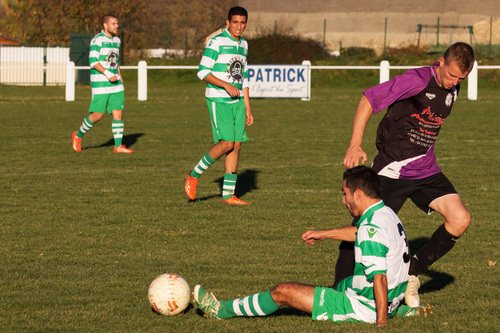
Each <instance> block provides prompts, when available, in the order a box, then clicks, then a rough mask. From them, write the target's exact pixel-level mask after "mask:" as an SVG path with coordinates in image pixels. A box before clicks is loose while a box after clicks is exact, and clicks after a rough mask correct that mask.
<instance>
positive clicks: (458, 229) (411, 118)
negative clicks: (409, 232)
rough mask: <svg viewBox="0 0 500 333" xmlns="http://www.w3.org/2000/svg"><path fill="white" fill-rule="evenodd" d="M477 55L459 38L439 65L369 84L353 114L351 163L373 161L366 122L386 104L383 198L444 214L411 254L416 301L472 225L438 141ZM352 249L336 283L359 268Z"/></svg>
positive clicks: (380, 145)
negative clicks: (444, 168) (424, 280)
mask: <svg viewBox="0 0 500 333" xmlns="http://www.w3.org/2000/svg"><path fill="white" fill-rule="evenodd" d="M474 59H475V56H474V51H473V49H472V48H471V47H470V46H469V45H468V44H466V43H455V44H453V45H451V46H450V47H449V48H448V49H447V50H446V52H445V53H444V55H443V56H442V57H441V58H440V59H439V61H438V62H435V63H434V64H433V65H432V66H430V67H423V68H418V69H411V70H409V71H407V72H406V73H405V74H403V75H400V76H396V77H394V78H393V79H392V80H390V81H387V82H384V83H381V84H379V85H377V86H375V87H372V88H370V89H368V90H366V91H364V92H363V97H362V98H361V101H360V103H359V105H358V108H357V110H356V114H355V116H354V124H353V130H352V137H351V142H350V145H349V148H348V149H347V152H346V154H345V157H344V165H345V166H346V167H347V168H352V167H354V166H356V165H358V164H359V160H360V159H361V163H365V162H366V160H367V156H366V153H365V152H364V151H363V149H362V148H361V143H362V140H363V134H364V131H365V128H366V124H367V123H368V120H369V119H370V116H371V114H372V113H377V112H380V111H382V110H384V109H385V108H387V113H386V114H385V116H384V118H383V119H382V121H381V122H380V124H379V127H378V130H377V139H376V146H377V156H375V158H374V160H373V166H372V167H373V169H374V170H375V171H376V172H377V173H378V175H379V177H380V180H381V192H382V195H381V198H382V199H383V201H384V203H385V205H387V206H389V207H390V208H392V209H393V210H394V211H395V212H396V213H397V212H398V211H399V210H400V209H401V207H402V206H403V204H404V202H405V201H406V199H407V198H410V199H411V200H412V201H413V202H414V203H415V204H416V205H417V207H419V208H420V209H422V210H423V211H425V212H426V213H428V214H430V213H431V212H433V211H437V212H438V213H439V214H441V215H442V216H443V217H444V218H445V222H444V224H443V225H441V226H440V227H439V228H438V229H437V230H436V231H435V232H434V234H433V235H432V237H431V239H430V241H429V243H428V244H427V245H426V246H424V248H422V249H421V250H420V251H419V252H418V253H417V254H415V255H414V256H413V257H412V258H411V263H410V271H409V280H408V288H407V291H406V296H405V300H406V303H407V304H408V305H409V306H411V307H416V306H418V305H419V303H420V299H419V295H418V288H419V287H420V281H419V279H418V276H419V275H420V273H422V272H423V271H424V270H425V269H426V268H427V267H429V266H430V265H431V264H432V263H434V262H435V261H436V260H438V259H439V258H441V257H442V256H444V255H445V254H446V253H447V252H448V251H450V250H451V248H452V247H453V246H454V245H455V243H456V241H457V240H458V238H459V237H460V236H461V235H462V234H463V233H464V232H465V230H467V228H468V227H469V223H470V213H469V211H468V210H467V208H465V205H464V204H463V203H462V201H461V199H460V197H459V195H458V194H457V191H456V190H455V188H454V187H453V185H452V184H451V182H450V181H449V180H448V179H447V178H446V177H445V175H444V174H443V173H442V172H441V170H440V169H439V167H438V166H437V164H436V155H435V154H434V143H435V141H436V138H437V135H438V134H439V130H440V128H441V125H442V124H443V123H444V121H445V119H446V117H448V116H449V115H450V113H451V108H452V107H453V103H454V102H455V101H456V99H457V96H458V92H459V90H460V85H459V83H460V82H461V81H462V80H464V79H465V78H466V77H467V76H468V75H469V73H470V71H471V70H472V67H473V65H474ZM352 249H353V246H352V245H351V244H349V243H345V242H344V243H342V244H341V245H340V255H339V259H338V261H337V265H336V269H335V283H334V287H336V286H337V284H338V283H339V282H340V281H341V280H342V279H343V278H344V277H346V276H349V275H351V274H352V268H353V267H354V266H353V262H354V261H353V258H354V253H353V251H352Z"/></svg>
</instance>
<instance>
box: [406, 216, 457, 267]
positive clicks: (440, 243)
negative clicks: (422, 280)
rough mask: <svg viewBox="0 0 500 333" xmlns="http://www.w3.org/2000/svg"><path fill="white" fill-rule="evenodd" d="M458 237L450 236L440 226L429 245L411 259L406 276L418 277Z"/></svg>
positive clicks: (444, 252) (448, 248) (451, 246)
mask: <svg viewBox="0 0 500 333" xmlns="http://www.w3.org/2000/svg"><path fill="white" fill-rule="evenodd" d="M459 238H460V236H458V237H457V236H454V235H452V234H450V233H449V232H448V231H447V230H446V228H445V227H444V224H442V225H441V226H440V227H439V228H437V230H436V231H435V232H434V234H432V236H431V239H430V240H429V243H427V245H425V246H424V247H423V248H422V249H421V250H420V251H419V252H418V253H417V254H415V255H414V256H413V257H412V258H411V262H410V271H409V272H408V274H410V275H415V276H418V275H420V273H422V272H423V271H424V270H425V269H427V267H429V266H430V265H432V264H433V263H434V262H435V261H436V260H438V259H439V258H441V257H442V256H444V255H445V254H446V253H448V251H450V250H451V249H452V248H453V246H455V243H456V242H457V240H458V239H459Z"/></svg>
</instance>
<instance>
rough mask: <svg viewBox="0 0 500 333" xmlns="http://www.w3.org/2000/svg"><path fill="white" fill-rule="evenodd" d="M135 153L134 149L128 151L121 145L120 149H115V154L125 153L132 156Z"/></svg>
mask: <svg viewBox="0 0 500 333" xmlns="http://www.w3.org/2000/svg"><path fill="white" fill-rule="evenodd" d="M133 152H134V150H133V149H128V148H127V147H125V146H124V145H121V146H120V147H118V148H116V147H115V153H125V154H132V153H133Z"/></svg>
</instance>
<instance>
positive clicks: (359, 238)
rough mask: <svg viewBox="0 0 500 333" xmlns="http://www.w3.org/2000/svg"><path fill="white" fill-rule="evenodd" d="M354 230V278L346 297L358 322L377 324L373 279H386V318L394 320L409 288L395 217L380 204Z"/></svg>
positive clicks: (405, 242) (403, 242)
mask: <svg viewBox="0 0 500 333" xmlns="http://www.w3.org/2000/svg"><path fill="white" fill-rule="evenodd" d="M356 226H357V228H358V231H357V234H356V241H355V244H354V258H355V265H354V275H353V276H352V280H351V281H350V282H351V284H350V285H349V286H348V288H347V290H346V295H347V297H349V299H350V301H351V304H352V308H353V309H354V312H355V313H356V314H357V315H358V316H359V317H360V318H361V320H363V321H365V322H376V319H377V314H376V308H375V295H374V290H373V278H374V276H375V275H377V274H385V275H386V277H387V289H388V305H389V309H388V314H389V317H392V316H394V315H395V314H396V311H397V307H398V305H399V303H400V302H401V301H402V300H403V299H404V295H405V291H406V286H407V284H408V269H409V268H410V251H409V248H408V240H407V238H406V234H405V231H404V229H403V225H402V224H401V221H400V220H399V218H398V217H397V215H396V213H394V211H393V210H392V209H390V208H389V207H387V206H385V205H384V203H383V202H382V201H380V202H378V203H376V204H374V205H372V206H371V207H370V208H368V209H367V210H366V211H365V212H364V214H363V216H361V218H360V219H359V221H358V223H357V224H356Z"/></svg>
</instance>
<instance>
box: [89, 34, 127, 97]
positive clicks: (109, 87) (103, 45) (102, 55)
mask: <svg viewBox="0 0 500 333" xmlns="http://www.w3.org/2000/svg"><path fill="white" fill-rule="evenodd" d="M89 63H90V67H91V69H90V84H91V86H92V94H93V95H96V94H112V93H116V92H119V91H123V90H124V88H123V83H122V80H121V77H120V76H119V74H118V66H119V65H120V38H118V37H108V36H106V34H105V33H104V31H101V32H100V33H98V34H97V35H95V37H94V38H93V39H92V41H91V42H90V54H89ZM97 64H101V65H102V67H104V68H105V69H107V70H108V71H110V72H111V73H113V74H116V75H117V76H118V81H117V82H110V81H109V80H108V78H107V77H106V76H105V75H104V74H102V73H100V72H99V71H97V70H96V69H94V66H95V65H97Z"/></svg>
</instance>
